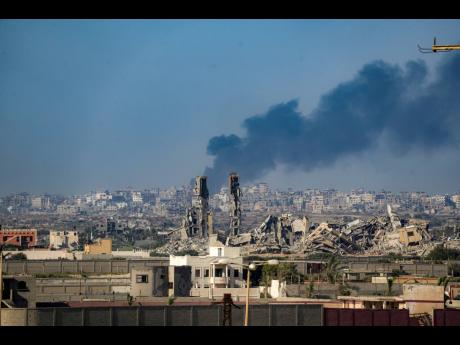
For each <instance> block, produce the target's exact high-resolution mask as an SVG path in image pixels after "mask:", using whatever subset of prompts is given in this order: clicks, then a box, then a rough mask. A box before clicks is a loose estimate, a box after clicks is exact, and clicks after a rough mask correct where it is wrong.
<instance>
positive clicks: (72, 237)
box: [49, 230, 78, 249]
mask: <svg viewBox="0 0 460 345" xmlns="http://www.w3.org/2000/svg"><path fill="white" fill-rule="evenodd" d="M49 246H50V248H54V249H60V248H71V247H74V248H75V247H78V233H77V232H76V231H54V230H51V231H50V245H49Z"/></svg>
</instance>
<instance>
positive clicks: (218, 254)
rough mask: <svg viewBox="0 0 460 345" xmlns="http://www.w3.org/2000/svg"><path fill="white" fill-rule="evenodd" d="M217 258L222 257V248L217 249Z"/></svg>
mask: <svg viewBox="0 0 460 345" xmlns="http://www.w3.org/2000/svg"><path fill="white" fill-rule="evenodd" d="M217 256H222V248H217Z"/></svg>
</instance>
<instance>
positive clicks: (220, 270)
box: [216, 268, 224, 277]
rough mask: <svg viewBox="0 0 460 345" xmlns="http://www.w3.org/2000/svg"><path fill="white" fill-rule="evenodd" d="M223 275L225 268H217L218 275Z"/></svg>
mask: <svg viewBox="0 0 460 345" xmlns="http://www.w3.org/2000/svg"><path fill="white" fill-rule="evenodd" d="M223 276H224V269H223V268H216V277H223Z"/></svg>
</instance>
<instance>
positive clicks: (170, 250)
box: [153, 237, 209, 256]
mask: <svg viewBox="0 0 460 345" xmlns="http://www.w3.org/2000/svg"><path fill="white" fill-rule="evenodd" d="M208 243H209V240H208V239H207V238H199V237H194V238H187V239H182V240H172V241H169V242H168V243H166V244H165V245H163V246H161V247H159V248H156V249H155V250H154V251H153V252H154V253H155V254H156V255H165V256H168V255H176V254H177V253H184V252H188V251H196V252H198V255H206V254H207V251H208Z"/></svg>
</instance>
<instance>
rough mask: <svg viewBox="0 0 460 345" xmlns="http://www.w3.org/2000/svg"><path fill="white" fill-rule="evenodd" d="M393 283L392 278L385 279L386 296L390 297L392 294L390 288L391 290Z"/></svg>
mask: <svg viewBox="0 0 460 345" xmlns="http://www.w3.org/2000/svg"><path fill="white" fill-rule="evenodd" d="M393 282H394V278H393V277H388V278H387V288H388V290H387V295H388V296H391V295H392V294H393V291H392V288H393Z"/></svg>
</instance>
